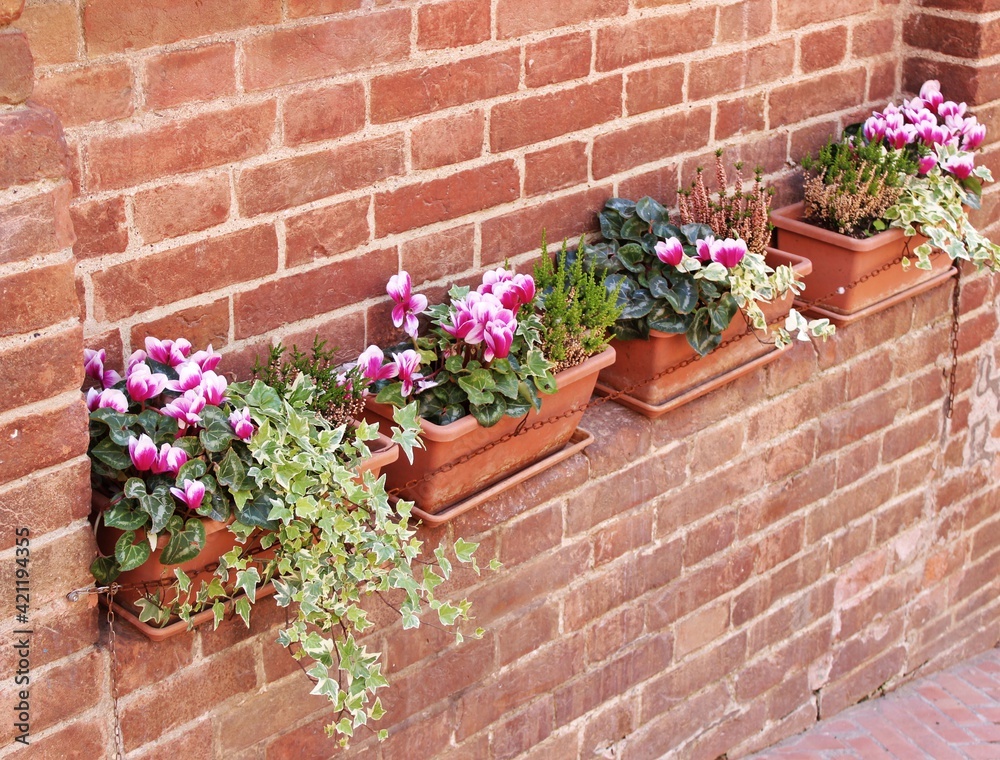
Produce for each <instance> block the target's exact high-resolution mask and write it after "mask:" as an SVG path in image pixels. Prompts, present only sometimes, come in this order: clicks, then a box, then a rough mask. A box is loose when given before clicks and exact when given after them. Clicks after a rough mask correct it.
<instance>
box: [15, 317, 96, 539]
mask: <svg viewBox="0 0 1000 760" xmlns="http://www.w3.org/2000/svg"><path fill="white" fill-rule="evenodd" d="M82 344H83V335H82V332H81V330H80V328H79V327H74V328H71V329H68V330H62V331H60V332H58V333H56V334H54V335H47V336H45V337H40V338H38V337H33V338H31V339H29V340H27V341H25V342H23V343H22V342H20V341H19V342H18V343H17V344H15V345H14V346H11V347H8V348H6V349H4V350H2V351H0V359H2V361H0V384H2V387H3V388H4V391H5V392H4V396H3V398H2V399H0V412H6V411H8V410H10V409H15V408H16V407H18V406H22V405H24V404H31V403H34V402H36V401H43V400H45V399H47V398H51V397H53V396H58V395H59V394H61V393H66V392H68V391H71V390H73V389H75V388H79V387H80V385H81V383H82V382H83V375H82V373H81V371H80V367H79V365H80V354H81V351H80V349H81V348H82ZM0 544H2V540H0Z"/></svg>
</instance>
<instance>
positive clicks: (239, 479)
mask: <svg viewBox="0 0 1000 760" xmlns="http://www.w3.org/2000/svg"><path fill="white" fill-rule="evenodd" d="M215 477H216V479H217V480H218V482H219V483H220V484H221V485H224V486H228V487H229V489H230V490H231V491H242V490H243V488H244V481H245V480H246V470H244V468H243V462H241V461H240V458H239V457H238V456H237V455H236V452H235V451H234V450H233V449H229V450H228V451H227V452H226V455H225V456H224V457H222V461H221V462H219V469H218V470H217V471H216V473H215Z"/></svg>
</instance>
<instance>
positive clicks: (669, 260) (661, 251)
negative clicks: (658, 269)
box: [653, 237, 684, 267]
mask: <svg viewBox="0 0 1000 760" xmlns="http://www.w3.org/2000/svg"><path fill="white" fill-rule="evenodd" d="M653 250H654V251H655V252H656V258H658V259H659V260H660V261H662V262H663V263H664V264H669V265H670V266H674V267H675V266H677V265H678V264H680V263H681V261H682V260H683V259H684V246H683V245H681V241H680V240H678V239H677V238H675V237H669V238H667V239H666V240H661V241H660V242H659V243H657V244H656V246H655V247H654V248H653Z"/></svg>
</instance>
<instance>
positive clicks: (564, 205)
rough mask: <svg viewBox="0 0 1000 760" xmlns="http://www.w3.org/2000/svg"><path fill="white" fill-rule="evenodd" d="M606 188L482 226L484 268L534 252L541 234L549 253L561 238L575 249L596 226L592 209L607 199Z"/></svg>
mask: <svg viewBox="0 0 1000 760" xmlns="http://www.w3.org/2000/svg"><path fill="white" fill-rule="evenodd" d="M610 195H611V192H610V190H609V189H607V188H596V189H594V190H586V191H584V192H582V193H574V194H572V195H567V196H563V197H562V198H559V199H557V200H554V201H548V202H547V203H534V204H533V205H531V206H527V207H525V208H522V209H519V210H517V211H512V212H510V213H509V214H504V215H502V216H497V217H494V218H493V219H488V220H487V221H485V222H483V223H482V237H483V251H482V261H483V263H484V264H494V263H501V262H503V260H504V259H507V258H510V257H512V256H516V255H517V254H520V253H524V252H525V251H531V250H537V249H538V247H539V246H540V245H541V239H542V231H543V230H544V231H545V233H546V235H547V238H548V241H549V243H550V245H551V250H552V251H555V250H558V246H559V245H560V243H561V241H562V239H563V238H567V237H568V238H569V240H568V243H567V244H568V245H570V246H575V244H576V242H577V240H578V239H579V237H580V235H582V234H583V233H585V232H589V231H591V230H593V229H595V228H596V226H597V215H596V214H595V213H594V210H595V209H598V208H600V207H601V206H603V205H604V201H606V200H607V199H608V197H610Z"/></svg>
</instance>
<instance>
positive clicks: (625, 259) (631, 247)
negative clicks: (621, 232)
mask: <svg viewBox="0 0 1000 760" xmlns="http://www.w3.org/2000/svg"><path fill="white" fill-rule="evenodd" d="M645 258H646V252H645V251H644V250H642V246H641V245H636V244H635V243H628V244H627V245H623V246H622V247H621V248H619V249H618V261H620V262H621V265H622V266H623V267H625V268H626V269H627V270H628V271H630V272H643V271H645V270H646V265H645V264H644V263H643V261H644V260H645Z"/></svg>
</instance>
